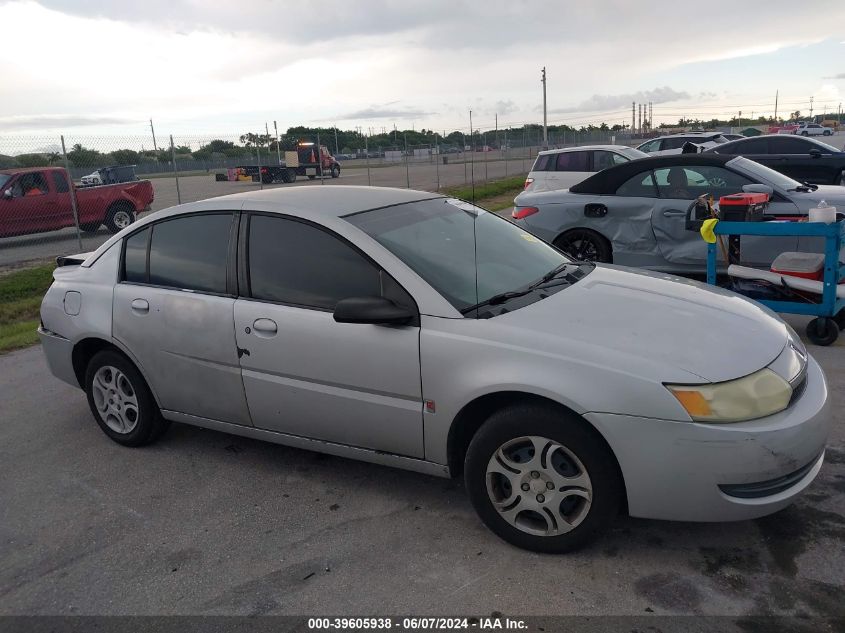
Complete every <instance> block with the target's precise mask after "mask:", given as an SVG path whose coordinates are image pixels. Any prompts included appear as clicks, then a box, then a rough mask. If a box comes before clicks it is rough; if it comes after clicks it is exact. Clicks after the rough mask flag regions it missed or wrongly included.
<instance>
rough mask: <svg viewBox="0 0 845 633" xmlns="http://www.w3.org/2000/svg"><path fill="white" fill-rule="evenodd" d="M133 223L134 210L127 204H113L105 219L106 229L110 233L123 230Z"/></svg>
mask: <svg viewBox="0 0 845 633" xmlns="http://www.w3.org/2000/svg"><path fill="white" fill-rule="evenodd" d="M134 221H135V209H134V208H132V205H131V204H129V203H122V204H114V205H112V206H111V208H110V209H109V214H108V217H107V218H106V222H105V224H106V228H107V229H108V230H109V231H111V232H112V233H117V232H118V231H120V230H122V229H125V228H126V227H127V226H129V225H130V224H132V223H133V222H134Z"/></svg>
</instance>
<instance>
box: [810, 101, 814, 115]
mask: <svg viewBox="0 0 845 633" xmlns="http://www.w3.org/2000/svg"><path fill="white" fill-rule="evenodd" d="M810 118H811V119H812V118H813V98H812V97H810Z"/></svg>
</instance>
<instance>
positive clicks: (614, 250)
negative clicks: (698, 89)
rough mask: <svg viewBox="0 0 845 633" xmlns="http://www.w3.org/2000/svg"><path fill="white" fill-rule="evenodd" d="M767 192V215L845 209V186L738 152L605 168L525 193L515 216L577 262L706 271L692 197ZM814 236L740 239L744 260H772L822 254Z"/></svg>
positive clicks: (704, 249)
mask: <svg viewBox="0 0 845 633" xmlns="http://www.w3.org/2000/svg"><path fill="white" fill-rule="evenodd" d="M743 191H747V192H758V193H760V192H764V193H768V194H769V195H770V202H769V207H768V210H767V211H766V213H767V214H769V215H772V216H786V217H795V216H806V215H807V213H808V211H809V209H810V208H812V207H815V206H818V204H819V203H820V202H821V201H822V200H825V201H826V202H827V203H828V204H831V205H834V206H837V207H838V208H840V209H843V210H845V187H839V186H835V185H813V184H807V183H800V182H797V181H795V180H793V179H792V178H789V177H788V176H785V175H783V174H781V173H778V172H776V171H774V170H773V169H769V168H768V167H765V166H763V165H760V164H759V163H755V162H753V161H750V160H748V159H747V158H742V157H731V156H720V155H717V154H682V155H673V156H659V157H655V158H643V159H640V160H636V161H631V162H629V163H625V164H623V165H617V166H615V167H610V168H608V169H605V170H603V171H600V172H598V173H597V174H595V175H594V176H591V177H590V178H587V179H586V180H584V181H583V182H581V183H579V184H577V185H574V186H572V187H570V188H569V189H568V190H563V191H550V192H544V193H531V192H523V193H521V194H519V195H518V196H517V197H516V199H515V200H514V209H513V214H512V215H513V219H514V221H515V222H516V223H517V224H519V225H520V226H522V227H523V228H525V229H526V230H528V231H530V232H531V233H533V234H535V235H537V236H539V237H541V238H542V239H544V240H545V241H547V242H549V243H551V244H554V245H555V246H557V247H558V248H560V249H562V250H564V251H565V252H567V253H569V254H570V255H572V256H573V257H575V258H576V259H580V260H589V261H599V262H612V263H615V264H622V265H625V266H636V267H641V268H647V269H650V270H657V271H664V272H673V273H680V274H684V273H701V272H704V269H705V267H706V260H707V244H706V243H705V242H704V241H703V240H702V239H701V236H700V235H699V234H698V232H696V231H690V230H687V225H686V215H687V211H688V210H689V208H690V206H691V205H692V204H694V201H695V199H696V198H698V197H699V196H701V195H704V194H711V195H713V196H714V197H715V198H716V199H717V200H718V199H719V198H720V197H721V196H724V195H730V194H734V193H740V192H743ZM822 250H823V245H822V242H821V240H820V239H819V238H798V237H758V236H745V237H743V238H742V256H743V263H744V264H747V265H750V266H764V267H768V266H769V264H771V262H772V261H773V260H774V258H775V257H777V256H778V255H779V254H780V253H783V252H785V251H804V252H822Z"/></svg>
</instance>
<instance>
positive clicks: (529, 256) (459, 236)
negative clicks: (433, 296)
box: [346, 198, 572, 310]
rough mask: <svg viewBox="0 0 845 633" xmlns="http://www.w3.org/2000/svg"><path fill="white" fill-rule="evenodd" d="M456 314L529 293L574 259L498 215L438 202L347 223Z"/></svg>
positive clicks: (367, 215)
mask: <svg viewBox="0 0 845 633" xmlns="http://www.w3.org/2000/svg"><path fill="white" fill-rule="evenodd" d="M346 220H348V221H349V222H350V223H352V224H353V225H355V226H357V227H358V228H359V229H361V230H362V231H364V232H365V233H367V234H368V235H370V236H371V237H372V238H374V239H375V240H376V241H377V242H379V243H380V244H381V245H383V246H384V247H385V248H387V249H388V250H389V251H390V252H391V253H393V254H394V255H396V256H397V257H398V258H399V259H401V260H402V261H403V262H405V264H407V265H408V266H409V267H410V268H411V269H413V270H414V272H416V273H417V274H418V275H419V276H420V277H422V278H423V279H425V281H427V282H428V283H429V284H430V285H431V286H432V287H433V288H434V289H435V290H437V292H439V293H440V294H441V295H443V297H445V298H446V300H447V301H449V303H451V304H452V305H453V306H454V307H455V308H456V309H457V310H465V309H467V308H469V307H471V306H475V305H478V304H480V303H483V302H486V301H488V300H489V299H491V298H493V297H496V296H498V295H501V294H502V293H506V292H515V291H519V290H522V289H526V288H527V287H528V286H529V285H531V284H533V283H535V282H537V281H538V280H540V279H541V278H542V277H543V276H544V275H546V274H548V273H549V272H550V271H553V270H555V269H556V268H557V267H559V266H561V265H562V264H566V263H570V262H572V260H571V259H569V258H568V257H566V256H565V255H563V254H562V253H560V252H559V251H557V250H555V249H554V248H552V247H551V246H549V245H548V244H546V243H545V242H543V241H541V240H539V239H538V238H536V237H534V236H533V235H531V234H530V233H527V232H526V231H523V230H522V229H521V228H519V227H518V226H516V225H514V224H511V223H510V222H508V221H507V220H505V219H503V218H500V217H499V216H497V215H495V214H493V213H488V212H487V211H484V210H483V209H481V208H479V207H476V206H473V205H471V204H469V203H467V202H463V201H461V200H456V199H452V198H438V199H435V200H424V201H420V202H412V203H408V204H401V205H397V206H393V207H387V208H384V209H375V210H373V211H367V212H364V213H358V214H355V215H352V216H348V217H347V218H346Z"/></svg>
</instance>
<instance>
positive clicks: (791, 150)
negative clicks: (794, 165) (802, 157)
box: [769, 135, 815, 154]
mask: <svg viewBox="0 0 845 633" xmlns="http://www.w3.org/2000/svg"><path fill="white" fill-rule="evenodd" d="M769 143H770V151H771V153H772V154H807V153H809V151H810V149H811V148H813V147H815V144H814V143H811V142H810V141H806V140H804V139H801V138H795V137H790V136H783V135H782V136H776V137H774V138H772V139H770V140H769Z"/></svg>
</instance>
